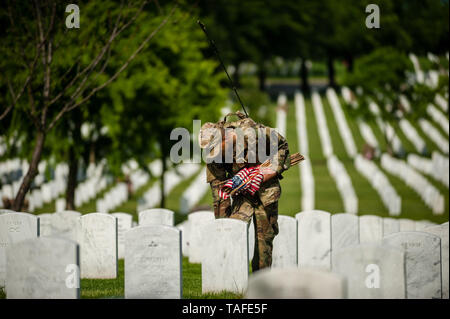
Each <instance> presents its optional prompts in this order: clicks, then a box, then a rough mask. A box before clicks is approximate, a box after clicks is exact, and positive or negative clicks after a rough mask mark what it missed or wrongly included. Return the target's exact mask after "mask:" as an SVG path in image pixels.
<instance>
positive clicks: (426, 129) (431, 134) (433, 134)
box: [419, 118, 449, 155]
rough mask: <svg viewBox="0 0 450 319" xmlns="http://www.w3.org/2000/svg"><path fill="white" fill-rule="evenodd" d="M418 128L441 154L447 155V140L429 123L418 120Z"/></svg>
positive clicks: (424, 120) (421, 119)
mask: <svg viewBox="0 0 450 319" xmlns="http://www.w3.org/2000/svg"><path fill="white" fill-rule="evenodd" d="M419 126H420V128H421V129H422V131H423V133H424V134H425V135H426V136H428V138H429V139H430V140H432V141H433V143H434V144H436V145H437V147H438V148H439V149H440V150H441V152H443V153H444V154H447V155H448V154H449V152H448V151H449V146H448V138H446V137H444V136H443V135H442V134H441V133H440V132H439V130H438V129H437V128H435V127H434V126H433V124H431V123H430V121H428V120H426V119H424V118H420V119H419Z"/></svg>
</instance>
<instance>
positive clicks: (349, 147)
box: [326, 87, 358, 158]
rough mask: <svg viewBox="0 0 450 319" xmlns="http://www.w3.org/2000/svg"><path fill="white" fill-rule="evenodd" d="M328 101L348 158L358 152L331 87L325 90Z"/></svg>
mask: <svg viewBox="0 0 450 319" xmlns="http://www.w3.org/2000/svg"><path fill="white" fill-rule="evenodd" d="M326 95H327V98H328V102H329V104H330V107H331V110H332V111H333V114H334V119H335V120H336V123H337V126H338V129H339V134H340V135H341V140H342V142H343V143H344V147H345V150H346V152H347V154H348V156H349V157H350V158H354V157H355V156H356V154H357V153H358V150H357V148H356V144H355V140H354V138H353V135H352V132H351V130H350V127H349V126H348V123H347V119H346V118H345V114H344V112H343V110H342V107H341V103H340V102H339V99H338V97H337V95H336V92H335V91H334V89H333V88H331V87H330V88H328V89H327V92H326Z"/></svg>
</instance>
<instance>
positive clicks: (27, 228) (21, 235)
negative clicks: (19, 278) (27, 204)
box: [0, 213, 39, 287]
mask: <svg viewBox="0 0 450 319" xmlns="http://www.w3.org/2000/svg"><path fill="white" fill-rule="evenodd" d="M38 236H39V219H38V218H37V217H36V216H35V215H31V214H28V213H8V214H3V215H0V287H4V286H5V276H6V248H7V247H8V246H9V245H11V244H14V243H18V242H20V241H22V240H25V239H31V238H36V237H38Z"/></svg>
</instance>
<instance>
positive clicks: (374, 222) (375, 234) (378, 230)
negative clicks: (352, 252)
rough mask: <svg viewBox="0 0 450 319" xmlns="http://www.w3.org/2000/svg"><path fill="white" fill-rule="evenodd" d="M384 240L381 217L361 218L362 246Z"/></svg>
mask: <svg viewBox="0 0 450 319" xmlns="http://www.w3.org/2000/svg"><path fill="white" fill-rule="evenodd" d="M382 238H383V219H382V218H381V217H379V216H373V215H364V216H360V217H359V242H360V243H361V244H367V243H377V242H380V241H381V239H382Z"/></svg>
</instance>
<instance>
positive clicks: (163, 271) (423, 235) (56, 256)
mask: <svg viewBox="0 0 450 319" xmlns="http://www.w3.org/2000/svg"><path fill="white" fill-rule="evenodd" d="M151 214H155V216H150V217H145V215H151ZM211 214H212V213H211V212H198V213H192V214H190V215H189V219H188V220H189V227H188V229H189V230H188V231H186V229H185V228H183V227H179V229H177V228H175V227H172V226H170V225H166V224H167V223H169V224H170V223H173V219H170V218H167V217H168V216H173V215H171V213H170V212H163V211H157V210H155V211H149V212H141V213H140V214H139V226H138V227H135V228H132V229H130V230H128V231H126V232H125V233H124V237H125V238H124V241H125V243H124V250H125V254H124V255H125V297H126V298H180V297H181V295H182V279H181V272H182V269H181V253H182V251H183V248H184V245H185V243H183V244H182V237H184V236H186V234H185V233H187V238H189V249H188V251H189V255H191V254H193V253H194V252H195V249H193V248H196V249H197V251H196V252H197V253H199V255H198V256H197V257H198V258H199V261H200V262H201V263H202V291H203V292H219V291H223V290H228V291H233V292H239V293H242V292H245V290H246V289H247V283H248V262H249V238H248V236H249V235H248V233H249V232H248V225H247V224H246V223H244V222H241V221H238V220H233V219H217V220H215V219H214V216H213V215H212V218H211ZM156 215H158V216H156ZM191 215H192V217H191ZM146 219H147V221H148V220H150V221H151V222H149V224H146V221H145V220H146ZM117 220H118V218H115V217H114V216H111V215H108V214H103V213H92V214H87V215H84V216H81V217H78V223H79V224H78V225H79V228H78V229H79V232H78V234H77V239H78V243H79V245H78V244H77V243H76V242H73V241H71V240H70V239H63V236H59V238H57V237H45V236H44V237H41V238H37V236H38V233H39V219H38V217H36V216H33V215H29V214H23V213H9V214H8V213H7V214H3V215H0V228H1V230H2V231H1V232H0V234H5V233H6V234H8V235H7V236H6V238H3V237H5V236H3V237H0V238H1V239H2V240H1V241H0V242H1V243H2V245H1V246H0V253H1V254H0V256H1V257H2V258H3V260H4V257H5V250H6V293H7V296H8V298H14V297H17V298H39V297H40V298H56V297H58V298H77V297H79V288H78V287H79V280H80V279H79V278H80V274H79V273H76V272H74V273H72V272H71V271H73V270H71V269H72V268H70V267H69V268H68V266H71V267H74V268H73V269H75V270H76V269H77V266H80V268H81V277H82V278H114V277H115V276H116V275H117ZM158 223H159V224H158ZM164 223H165V224H164ZM194 225H195V226H194ZM427 226H428V225H427V223H423V222H420V223H418V222H414V221H410V220H395V219H391V218H384V219H383V218H380V217H377V216H361V217H359V218H358V217H357V216H355V215H351V214H335V215H332V216H331V215H330V214H329V213H327V212H322V211H310V212H302V213H299V214H297V215H296V218H295V219H294V218H292V217H287V216H280V234H279V235H278V236H277V238H276V241H275V242H274V269H276V268H289V267H290V266H292V265H293V266H295V265H296V264H297V265H298V267H299V268H302V269H304V268H314V269H321V271H323V270H325V271H330V270H331V271H333V272H334V273H338V274H339V275H340V276H341V277H342V278H343V280H344V281H345V284H346V287H347V289H346V291H347V292H348V293H347V294H343V295H340V296H338V295H331V297H332V298H341V297H350V298H405V297H408V298H430V297H432V298H441V295H443V297H445V298H448V223H446V224H443V225H440V226H434V227H430V228H428V227H427ZM180 228H181V229H180ZM419 229H420V230H422V231H424V232H419V231H413V230H419ZM404 230H405V232H404ZM411 230H412V231H411ZM398 231H400V232H398ZM396 232H398V233H396ZM429 233H435V234H438V236H441V237H438V236H434V235H431V234H429ZM181 234H182V235H181ZM19 238H21V239H19ZM5 239H6V240H5ZM26 239H28V240H26ZM196 240H197V244H199V246H198V247H195V245H193V244H194V243H195V242H196ZM370 243H372V245H375V246H371V247H370V248H366V247H365V246H358V245H359V244H370ZM441 245H442V257H441ZM389 246H392V248H391V247H389ZM198 248H200V249H198ZM193 257H194V256H193ZM190 259H191V256H190ZM368 266H370V267H369V268H370V271H369V272H373V273H370V274H367V271H368V270H367V269H368ZM441 266H442V267H443V269H444V270H445V269H447V276H446V274H445V271H444V270H442V269H441ZM30 269H33V271H30ZM0 273H1V272H0ZM441 274H442V280H441ZM328 275H329V276H332V274H328ZM371 275H372V276H371ZM377 276H378V277H377ZM255 277H256V276H255ZM282 277H283V276H282ZM296 277H297V276H296ZM296 277H291V278H296ZM368 278H369V279H370V280H368ZM264 280H267V279H266V278H263V281H264ZM283 282H284V283H286V282H287V280H286V279H284V280H281V281H279V283H283ZM368 282H369V283H368ZM377 283H378V284H377ZM272 284H273V283H272ZM291 284H294V285H297V289H296V290H292V289H290V288H289V285H291ZM329 284H330V283H329V282H324V285H323V289H317V287H315V286H314V281H313V282H311V281H309V280H305V281H302V280H299V281H294V282H292V280H291V281H290V282H289V281H288V285H287V287H286V286H284V287H281V288H282V289H281V290H280V291H279V292H278V293H275V292H274V291H272V293H275V294H276V295H275V296H272V297H283V296H285V295H286V291H287V292H288V293H289V292H292V291H305V289H306V291H308V294H307V295H304V296H297V297H308V296H309V297H315V298H325V297H326V296H327V293H328V292H327V289H326V287H328V285H329ZM266 285H267V286H268V287H270V282H269V283H266ZM305 285H306V286H305ZM309 285H313V286H311V287H310V286H309ZM253 286H254V285H253ZM289 289H290V290H289ZM311 289H312V290H314V291H315V294H314V293H311V294H309V290H311ZM268 290H269V291H270V289H268ZM441 290H442V292H441ZM252 291H255V290H254V289H252V284H250V287H249V289H248V294H247V295H248V296H250V297H251V296H252ZM328 296H330V295H328Z"/></svg>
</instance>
